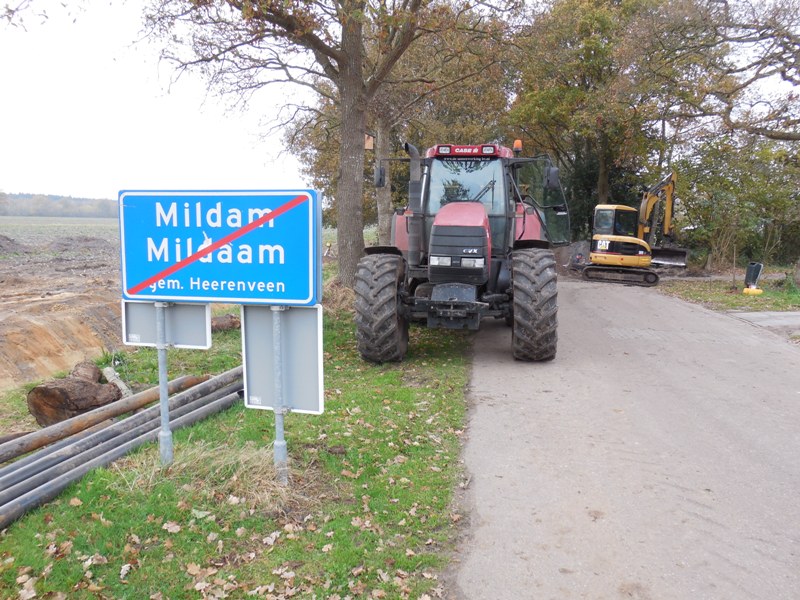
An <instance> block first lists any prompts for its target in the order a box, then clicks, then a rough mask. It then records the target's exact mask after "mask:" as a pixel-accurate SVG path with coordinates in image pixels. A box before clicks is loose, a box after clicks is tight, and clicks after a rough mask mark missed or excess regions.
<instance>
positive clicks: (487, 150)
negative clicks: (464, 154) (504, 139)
mask: <svg viewBox="0 0 800 600" xmlns="http://www.w3.org/2000/svg"><path fill="white" fill-rule="evenodd" d="M496 153H497V148H495V147H494V146H483V147H481V154H483V155H491V156H493V155H495V154H496Z"/></svg>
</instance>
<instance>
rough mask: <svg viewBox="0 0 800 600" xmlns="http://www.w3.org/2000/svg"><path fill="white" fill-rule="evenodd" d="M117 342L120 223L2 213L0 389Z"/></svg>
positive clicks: (46, 374) (110, 347)
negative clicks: (12, 215) (15, 215)
mask: <svg viewBox="0 0 800 600" xmlns="http://www.w3.org/2000/svg"><path fill="white" fill-rule="evenodd" d="M121 345H122V332H121V322H120V273H119V225H118V221H117V220H116V219H80V218H51V217H4V216H0V391H3V390H7V389H9V388H13V387H16V386H18V385H21V384H23V383H27V382H32V381H36V380H40V379H45V378H47V377H49V376H51V375H52V374H53V373H55V372H58V371H67V370H69V369H71V368H72V367H73V366H74V365H75V364H76V363H78V362H80V361H81V360H84V359H87V358H88V359H92V358H95V357H98V356H100V355H101V354H102V353H103V351H112V350H114V349H117V348H119V347H120V346H121Z"/></svg>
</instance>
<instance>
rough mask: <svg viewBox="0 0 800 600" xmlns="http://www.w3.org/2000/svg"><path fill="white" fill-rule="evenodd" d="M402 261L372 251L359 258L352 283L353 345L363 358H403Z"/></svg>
mask: <svg viewBox="0 0 800 600" xmlns="http://www.w3.org/2000/svg"><path fill="white" fill-rule="evenodd" d="M404 283H405V262H404V261H403V258H402V257H401V256H396V255H394V254H371V255H367V256H365V257H363V258H362V259H361V260H360V261H358V267H357V268H356V283H355V288H354V290H355V294H356V300H355V309H356V314H355V322H356V344H357V347H358V352H359V354H361V357H362V358H363V359H364V360H368V361H370V362H374V363H384V362H392V361H395V362H396V361H400V360H403V357H404V356H405V354H406V351H407V350H408V319H407V317H406V316H405V315H404V314H403V311H402V304H401V300H400V290H401V289H402V287H403V285H404Z"/></svg>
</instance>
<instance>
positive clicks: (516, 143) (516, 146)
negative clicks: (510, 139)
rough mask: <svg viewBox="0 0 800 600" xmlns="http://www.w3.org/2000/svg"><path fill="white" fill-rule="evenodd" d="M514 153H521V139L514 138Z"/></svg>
mask: <svg viewBox="0 0 800 600" xmlns="http://www.w3.org/2000/svg"><path fill="white" fill-rule="evenodd" d="M514 154H515V155H517V156H519V155H520V154H522V140H514Z"/></svg>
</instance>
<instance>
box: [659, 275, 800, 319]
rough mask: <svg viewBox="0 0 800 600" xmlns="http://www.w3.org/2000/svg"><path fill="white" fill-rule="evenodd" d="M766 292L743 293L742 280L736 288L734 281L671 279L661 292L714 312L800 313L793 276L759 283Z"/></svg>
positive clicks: (799, 296)
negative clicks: (794, 311)
mask: <svg viewBox="0 0 800 600" xmlns="http://www.w3.org/2000/svg"><path fill="white" fill-rule="evenodd" d="M759 287H760V288H761V289H762V290H763V293H762V294H759V295H747V294H744V293H743V292H742V290H743V289H744V284H743V283H742V282H741V281H740V282H738V285H737V286H735V287H734V286H732V285H731V281H726V280H703V279H690V278H686V279H671V280H667V281H662V282H661V283H660V284H659V290H660V291H662V292H663V293H665V294H669V295H671V296H677V297H678V298H682V299H683V300H688V301H690V302H696V303H698V304H703V305H704V306H707V307H708V308H711V309H713V310H737V311H793V310H800V290H798V289H797V287H796V286H795V285H794V280H792V279H791V278H790V277H786V278H785V279H769V280H762V281H760V282H759Z"/></svg>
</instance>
